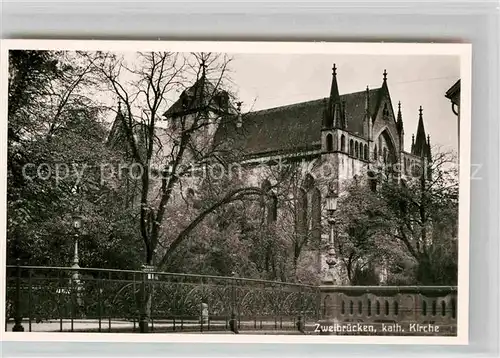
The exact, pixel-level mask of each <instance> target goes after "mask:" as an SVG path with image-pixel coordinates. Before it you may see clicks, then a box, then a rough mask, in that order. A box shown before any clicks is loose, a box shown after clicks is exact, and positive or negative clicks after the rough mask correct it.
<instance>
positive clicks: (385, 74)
mask: <svg viewBox="0 0 500 358" xmlns="http://www.w3.org/2000/svg"><path fill="white" fill-rule="evenodd" d="M384 82H387V70H384Z"/></svg>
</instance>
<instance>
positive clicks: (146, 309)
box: [139, 253, 153, 333]
mask: <svg viewBox="0 0 500 358" xmlns="http://www.w3.org/2000/svg"><path fill="white" fill-rule="evenodd" d="M147 256H148V259H147V260H146V262H147V268H146V270H144V273H143V274H142V282H141V297H140V304H141V306H140V317H139V330H140V332H141V333H149V330H150V322H151V305H152V301H153V285H152V284H151V278H150V277H149V273H148V272H147V271H148V270H147V269H149V267H151V264H152V259H151V257H150V256H152V255H149V253H148V255H147Z"/></svg>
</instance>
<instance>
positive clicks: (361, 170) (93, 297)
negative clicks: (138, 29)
mask: <svg viewBox="0 0 500 358" xmlns="http://www.w3.org/2000/svg"><path fill="white" fill-rule="evenodd" d="M1 71H2V76H1V78H2V87H1V88H2V96H1V99H2V104H3V106H1V108H2V125H3V129H4V130H2V131H0V132H1V133H2V136H3V137H2V141H1V143H5V145H3V146H2V168H3V171H2V185H0V186H1V188H2V189H1V190H2V191H4V190H5V192H3V193H2V194H3V195H2V201H3V206H2V207H3V208H5V215H2V219H1V229H2V230H4V232H5V233H6V235H2V239H1V240H0V250H1V260H2V261H1V265H0V266H1V271H0V273H1V275H2V277H4V278H5V279H4V286H3V288H2V295H1V298H0V300H1V301H0V306H1V307H2V316H1V317H0V318H1V319H0V320H1V321H2V325H1V328H0V329H2V330H3V331H4V332H3V333H2V334H3V335H4V337H5V339H8V340H21V341H30V340H48V341H61V340H65V341H147V342H153V341H159V342H165V341H170V342H255V343H257V342H262V343H265V342H281V343H342V342H343V343H394V344H407V343H412V344H466V343H467V339H468V338H467V337H468V295H469V292H468V284H469V283H468V275H469V263H468V247H469V236H468V235H469V234H468V233H469V186H470V178H471V170H470V134H469V133H470V128H471V118H470V117H471V112H470V106H471V99H470V93H471V47H470V45H468V44H435V43H434V44H425V43H420V44H416V43H408V44H404V43H397V44H396V43H393V44H391V43H327V42H321V43H291V42H287V43H281V42H189V41H186V42H182V41H177V42H161V41H158V42H147V41H67V40H61V41H58V40H33V41H31V40H5V41H3V42H2V67H1Z"/></svg>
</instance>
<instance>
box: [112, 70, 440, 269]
mask: <svg viewBox="0 0 500 358" xmlns="http://www.w3.org/2000/svg"><path fill="white" fill-rule="evenodd" d="M387 76H388V74H387V72H386V71H385V70H384V72H383V76H382V81H381V85H380V87H378V88H368V87H366V89H364V90H360V91H359V92H354V93H344V94H341V92H340V90H339V84H338V81H337V68H336V66H335V65H333V73H332V77H331V88H330V93H329V94H328V95H327V96H326V97H324V98H319V99H315V100H311V101H307V102H301V103H292V104H289V105H285V106H281V107H275V108H269V109H264V110H259V111H251V112H248V113H241V103H232V101H231V99H230V97H229V95H228V94H227V92H225V91H223V90H220V91H218V90H217V89H216V88H215V87H214V86H213V85H212V84H210V82H209V81H207V80H205V78H204V77H202V78H200V79H198V80H197V81H196V83H195V84H194V85H193V86H192V87H190V88H188V89H186V90H185V91H184V92H183V93H182V94H181V96H180V98H179V99H178V100H177V101H176V102H175V103H174V104H173V105H172V106H171V107H170V108H169V109H168V110H167V111H166V113H165V114H164V117H165V119H166V121H165V122H166V123H168V127H166V128H158V130H159V131H169V130H170V131H172V130H174V131H175V130H177V127H178V125H177V124H176V123H178V121H179V119H180V118H186V116H192V115H194V114H193V113H194V112H193V109H196V108H198V107H200V106H199V105H197V104H196V103H197V101H199V100H197V94H204V98H208V97H209V96H208V95H206V93H209V92H210V93H211V94H212V98H213V99H214V100H213V101H212V100H211V101H210V105H205V104H204V105H203V107H204V108H205V110H207V108H208V112H210V113H208V117H207V118H208V119H209V120H210V121H211V123H210V126H207V129H206V130H205V132H204V135H206V136H209V141H208V142H207V143H209V145H210V146H211V147H212V148H215V147H217V148H223V149H224V150H226V151H229V152H234V153H235V152H237V153H239V155H238V158H239V159H238V160H239V162H240V163H241V165H242V166H243V167H244V168H245V170H246V171H247V174H248V175H247V176H246V177H247V178H248V181H249V183H248V184H249V185H252V186H259V187H262V188H272V187H273V185H276V184H277V183H274V182H273V180H274V179H273V178H272V177H271V176H269V175H268V173H266V169H263V168H265V166H263V165H262V164H266V165H268V166H269V168H272V166H273V164H276V163H277V162H280V161H285V162H287V163H296V165H297V166H298V168H300V183H299V185H298V186H299V190H298V192H297V193H292V195H293V196H294V197H295V198H296V199H297V203H298V205H297V218H296V220H295V221H296V224H295V228H294V230H295V231H296V232H297V233H301V234H303V235H304V236H307V237H308V238H309V241H310V242H309V244H308V245H307V247H308V250H309V251H310V253H311V254H312V255H311V256H314V259H313V261H315V262H314V265H315V267H317V270H318V271H323V270H324V269H325V254H326V252H325V250H324V245H323V244H322V243H325V242H330V243H332V241H333V240H334V237H333V235H334V233H333V229H332V230H329V229H327V227H328V226H329V223H330V221H329V220H328V217H329V216H330V215H332V211H333V210H342V208H341V207H338V208H332V207H331V206H330V204H329V203H328V202H327V198H331V197H335V198H337V197H339V196H341V195H342V192H343V189H344V184H345V183H348V182H349V181H350V180H352V179H356V180H358V179H359V180H366V184H367V185H368V183H369V180H368V179H369V178H370V177H372V176H373V175H376V173H377V172H382V171H383V170H386V169H387V168H390V170H392V171H396V172H398V173H399V176H400V178H407V177H410V176H412V175H415V173H418V172H420V171H421V170H422V168H423V167H424V166H425V163H426V162H428V161H430V160H431V149H430V148H431V146H430V137H429V136H427V135H426V132H425V127H424V119H423V109H422V107H420V109H419V113H418V114H415V115H418V125H417V130H416V136H415V135H413V136H412V142H411V145H409V146H407V147H410V150H409V151H406V150H405V141H404V137H405V136H404V133H405V131H404V123H403V115H402V109H401V103H400V102H398V103H397V106H396V109H395V107H394V106H393V101H392V98H391V95H390V92H389V85H388V82H389V81H388V79H387ZM200 88H201V90H200ZM117 118H118V117H117ZM228 118H230V120H227V119H228ZM224 119H226V120H224ZM115 122H116V121H115ZM117 126H119V123H115V125H114V127H117ZM114 131H115V132H116V128H115V129H114ZM158 137H159V138H172V136H162V135H161V134H159V135H158ZM164 147H167V144H165V145H164ZM276 205H277V208H274V210H273V211H274V212H275V214H274V215H269V220H271V221H273V220H280V215H281V214H280V209H279V208H280V203H279V202H278V203H276Z"/></svg>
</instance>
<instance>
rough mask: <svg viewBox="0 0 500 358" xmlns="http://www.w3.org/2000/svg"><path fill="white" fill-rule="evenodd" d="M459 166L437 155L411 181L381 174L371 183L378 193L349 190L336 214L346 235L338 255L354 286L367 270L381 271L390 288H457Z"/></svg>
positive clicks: (359, 187) (450, 157) (448, 156)
mask: <svg viewBox="0 0 500 358" xmlns="http://www.w3.org/2000/svg"><path fill="white" fill-rule="evenodd" d="M454 163H455V162H454V159H453V155H451V154H450V153H442V152H437V153H435V154H434V156H433V157H432V161H431V162H429V163H427V166H426V167H425V171H422V170H421V171H419V172H418V173H415V172H414V173H413V176H412V177H410V176H409V175H405V176H403V177H401V178H400V175H399V173H392V174H391V173H379V174H380V175H378V176H377V178H372V179H370V180H376V181H377V185H376V192H374V191H373V190H372V189H373V187H371V186H369V185H358V184H357V183H356V182H354V183H351V185H348V188H347V194H346V196H345V197H344V198H343V199H342V203H341V205H340V207H341V208H342V210H340V211H339V212H338V213H337V214H338V215H337V216H338V218H337V220H338V222H339V225H340V227H341V232H343V233H344V234H343V235H341V237H340V238H339V240H338V243H337V245H338V247H337V251H338V253H339V255H340V256H341V259H342V261H343V263H344V266H345V267H346V271H347V275H348V277H349V280H350V281H351V283H353V284H355V283H356V282H359V278H358V277H356V275H357V274H361V273H362V272H363V271H364V270H367V269H368V270H369V269H370V268H375V267H380V268H382V269H384V270H386V271H387V276H388V277H387V283H388V284H397V285H401V284H422V285H446V284H449V285H454V284H456V278H457V251H456V230H457V221H458V181H457V179H458V176H457V172H456V167H455V166H454ZM406 174H408V173H406ZM372 270H373V269H372ZM362 275H365V274H364V273H363V274H362ZM372 282H374V281H373V280H372Z"/></svg>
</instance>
